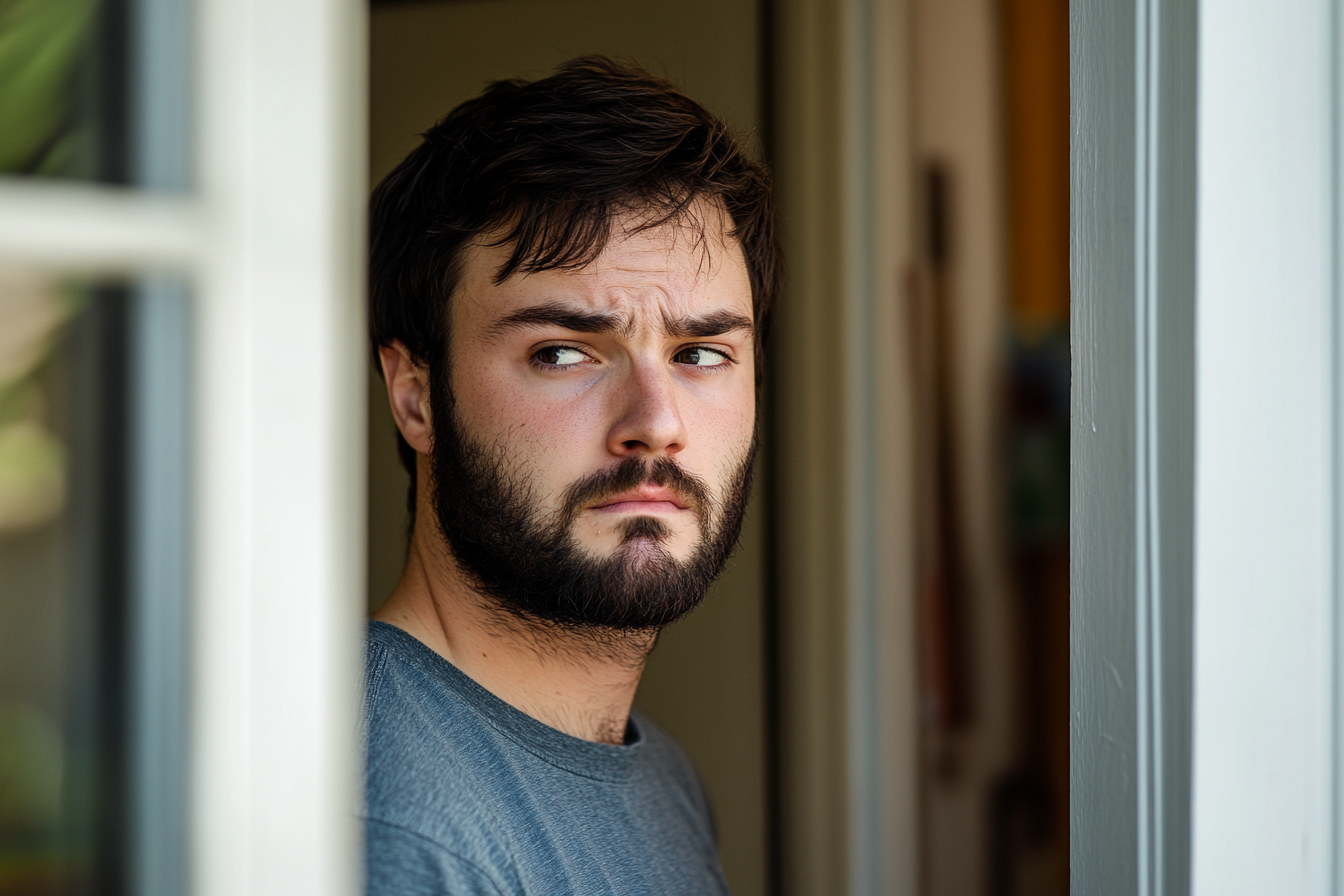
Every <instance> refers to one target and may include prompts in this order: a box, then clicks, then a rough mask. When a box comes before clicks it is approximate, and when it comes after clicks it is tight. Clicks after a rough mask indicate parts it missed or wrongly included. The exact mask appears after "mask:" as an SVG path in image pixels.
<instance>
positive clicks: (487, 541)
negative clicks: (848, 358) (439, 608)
mask: <svg viewBox="0 0 1344 896" xmlns="http://www.w3.org/2000/svg"><path fill="white" fill-rule="evenodd" d="M451 404H452V402H451V400H450V401H437V402H436V401H434V400H433V398H431V407H432V408H433V409H434V410H433V416H434V433H435V437H434V441H433V447H432V449H431V457H430V460H431V465H430V466H431V476H432V480H431V483H430V492H431V494H432V496H433V502H434V512H435V515H436V516H437V517H438V522H439V527H440V529H441V530H442V532H443V534H444V537H445V538H446V540H447V543H448V547H449V550H451V551H452V554H453V557H454V558H455V559H456V560H457V562H458V565H459V566H460V567H461V568H462V569H463V570H464V571H465V572H466V573H467V575H468V576H469V577H470V578H471V580H472V583H473V584H474V585H475V586H476V587H477V588H478V589H479V590H480V591H481V592H482V593H483V594H486V595H488V596H490V597H491V598H493V599H494V600H495V601H496V602H497V604H498V606H499V607H500V608H501V609H503V610H506V611H508V612H509V613H511V614H513V615H514V616H516V617H519V618H521V619H523V620H525V621H531V622H542V623H546V624H550V625H553V626H559V627H562V628H569V629H588V630H591V629H608V630H617V631H630V630H636V629H660V628H662V627H664V626H667V625H670V624H671V623H673V622H676V621H677V620H678V619H681V618H682V617H683V616H685V615H686V614H687V613H689V612H691V610H693V609H695V608H696V606H698V605H699V603H700V601H701V600H703V599H704V596H705V592H706V591H708V589H709V586H710V584H711V583H713V581H714V580H715V579H716V578H718V576H719V573H721V572H722V571H723V566H724V564H725V563H726V562H727V560H728V557H729V555H730V554H731V553H732V551H733V549H734V548H735V547H736V546H737V539H738V536H739V534H740V533H741V530H742V518H743V515H744V514H745V512H746V506H747V500H748V499H749V497H750V494H751V478H752V470H753V465H754V460H755V456H756V438H755V434H754V433H753V436H752V443H751V447H750V449H749V450H748V452H747V455H746V457H745V458H743V460H742V462H741V463H740V464H739V465H738V468H737V469H736V470H735V471H734V474H733V476H732V477H731V479H730V480H729V481H728V483H727V484H726V486H725V489H724V494H723V496H722V498H721V499H719V500H715V498H714V496H712V495H711V494H710V493H709V489H708V488H707V487H706V485H705V484H704V482H703V481H702V480H701V479H699V478H698V477H696V476H693V475H692V474H690V473H687V472H686V471H685V470H683V469H682V468H681V466H680V465H679V464H677V463H676V461H674V460H672V459H671V458H670V457H660V458H657V459H656V460H650V459H647V458H642V457H636V456H631V457H628V458H626V459H624V460H623V461H621V462H620V463H619V464H618V465H616V466H615V467H612V468H609V469H607V470H603V471H601V472H598V473H594V474H592V475H591V476H586V477H584V478H583V479H580V480H579V481H577V482H575V483H574V484H572V485H571V486H570V487H569V489H567V490H566V492H565V495H564V498H563V499H562V501H561V507H560V510H559V512H558V513H556V514H554V515H553V518H551V519H543V518H542V517H541V515H540V514H538V513H537V511H536V509H535V508H536V500H535V495H534V494H533V489H532V487H531V485H530V483H528V482H527V481H526V480H525V478H524V475H525V474H523V473H521V472H519V471H512V470H509V469H507V467H506V465H505V462H504V456H503V451H501V450H499V449H496V450H490V449H489V448H487V447H486V446H483V445H480V444H478V443H476V442H474V441H473V440H471V439H470V437H468V436H467V435H466V434H465V433H463V432H462V428H461V427H460V426H459V425H458V422H457V420H456V414H454V413H453V410H452V407H451ZM445 405H446V406H447V407H445ZM441 409H442V410H441ZM644 482H654V483H656V484H657V485H660V486H663V487H665V488H670V489H672V490H673V491H675V492H677V493H678V494H679V495H680V496H681V497H682V499H683V500H684V501H685V502H686V503H687V505H688V506H689V507H690V508H691V509H692V510H693V511H694V512H695V514H696V516H697V517H698V519H699V529H700V539H699V541H698V542H697V544H696V546H695V548H694V550H693V551H692V553H691V556H690V557H688V558H687V559H685V560H677V559H676V558H675V557H673V556H672V555H671V554H670V553H668V551H667V550H666V548H664V547H663V542H665V541H666V540H667V538H668V536H669V535H670V531H669V530H668V528H667V526H666V525H665V524H664V523H663V521H662V520H660V519H657V518H656V517H634V518H630V519H626V520H624V521H623V522H622V523H621V524H620V526H621V544H620V546H619V547H618V548H617V549H616V550H615V551H614V552H613V553H612V554H611V556H609V557H606V558H596V557H592V556H589V555H587V554H586V553H584V551H583V548H582V547H581V546H580V545H579V543H578V542H577V541H576V540H575V539H574V536H573V534H572V526H573V522H574V520H575V519H576V518H577V517H578V515H579V514H580V513H582V511H583V510H584V508H586V507H588V506H590V505H591V504H592V503H593V502H594V501H597V500H599V499H601V498H603V497H606V496H612V495H616V494H619V493H620V492H623V491H626V490H627V489H631V488H634V487H636V486H638V485H640V484H641V483H644Z"/></svg>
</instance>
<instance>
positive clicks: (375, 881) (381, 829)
mask: <svg viewBox="0 0 1344 896" xmlns="http://www.w3.org/2000/svg"><path fill="white" fill-rule="evenodd" d="M365 875H366V879H367V882H368V889H367V894H368V896H503V891H502V890H501V889H500V887H499V886H498V885H497V884H496V883H495V882H494V881H492V880H491V879H490V876H489V875H488V874H486V872H485V871H484V870H482V869H481V868H479V867H478V866H476V865H475V864H473V863H472V862H469V861H467V860H466V859H464V858H462V857H461V856H458V855H455V854H454V853H452V852H450V851H449V850H447V849H444V848H443V847H442V846H440V845H439V844H437V843H435V842H434V841H432V840H429V839H426V838H425V837H422V836H420V835H419V834H416V833H414V832H412V831H408V830H406V829H405V828H401V827H398V826H396V825H393V824H387V823H385V822H381V821H376V820H374V819H368V821H367V824H366V826H365Z"/></svg>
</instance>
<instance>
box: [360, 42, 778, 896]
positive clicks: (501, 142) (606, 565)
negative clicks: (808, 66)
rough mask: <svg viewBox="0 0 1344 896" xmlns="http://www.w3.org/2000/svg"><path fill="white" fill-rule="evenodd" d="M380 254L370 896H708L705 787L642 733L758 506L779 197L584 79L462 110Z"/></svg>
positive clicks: (624, 98)
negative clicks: (654, 654)
mask: <svg viewBox="0 0 1344 896" xmlns="http://www.w3.org/2000/svg"><path fill="white" fill-rule="evenodd" d="M371 228H372V233H371V239H372V250H371V263H370V282H371V295H370V310H371V319H370V329H371V337H372V342H373V347H374V350H375V353H376V356H377V360H378V363H379V364H380V367H381V371H382V374H383V377H384V379H385V380H386V383H387V391H388V398H389V400H390V402H391V405H392V411H393V416H394V417H395V418H396V422H397V428H398V430H399V432H400V442H399V445H400V448H401V454H402V459H403V461H404V462H405V463H406V466H407V469H408V470H409V471H410V473H411V480H412V485H411V496H410V501H411V512H412V518H413V528H412V535H411V545H410V550H409V554H408V558H407V562H406V570H405V572H404V574H403V576H402V579H401V582H400V584H399V585H398V586H397V588H396V590H395V591H394V592H393V594H392V595H391V597H390V598H389V599H388V600H387V603H386V604H385V605H384V606H383V607H382V608H381V609H380V610H379V611H378V613H377V614H375V617H374V621H373V622H372V623H370V627H369V648H368V672H367V694H366V717H365V721H366V726H367V743H368V755H367V769H368V771H367V774H368V784H367V797H366V815H367V858H368V880H369V891H370V892H371V893H377V894H398V896H405V894H418V893H452V894H476V893H490V894H514V893H534V894H571V893H572V894H586V896H592V894H660V896H671V894H683V893H684V894H714V893H724V892H726V886H725V884H724V881H723V875H722V871H721V870H720V867H719V863H718V858H717V853H716V847H715V838H714V831H713V824H712V821H711V819H710V814H709V807H708V805H707V802H706V799H705V795H704V793H703V790H702V788H701V786H700V783H699V779H698V778H697V776H696V774H695V772H694V770H693V769H692V767H691V766H690V764H689V763H688V762H687V760H686V758H685V757H684V756H683V755H682V753H681V752H680V750H679V749H678V748H677V746H676V745H675V743H674V742H673V741H672V740H671V739H670V738H669V737H668V735H667V734H666V733H664V732H663V731H661V730H660V729H659V728H658V727H657V726H656V725H655V724H654V723H653V722H651V721H650V720H649V719H648V718H646V717H644V716H642V715H640V714H639V713H637V712H632V710H631V704H632V702H633V700H634V696H635V690H636V687H637V686H638V684H639V678H640V674H641V671H642V670H643V667H644V662H645V659H646V658H647V656H648V654H649V651H650V650H651V649H652V648H653V645H654V643H655V641H656V640H657V636H658V632H659V631H660V630H661V629H662V627H664V626H666V625H668V624H670V623H672V622H674V621H676V620H677V619H679V618H681V617H682V616H683V615H685V614H686V613H688V612H690V610H692V609H693V608H694V607H695V606H696V604H697V603H699V601H700V599H701V598H702V597H703V596H704V594H705V591H706V589H707V588H708V587H709V584H710V583H711V582H712V581H713V579H714V578H715V577H716V576H717V575H718V574H719V572H720V571H721V570H722V568H723V564H724V562H725V560H726V559H727V557H728V555H729V553H730V552H731V550H732V548H733V547H734V545H735V544H736V541H737V537H738V532H739V529H740V526H741V522H742V514H743V510H744V508H745V505H746V502H747V498H748V494H749V491H750V483H751V470H752V458H753V455H754V452H755V444H756V428H755V421H756V406H755V393H756V384H757V365H758V360H759V348H760V340H761V337H762V335H763V333H764V330H765V324H766V320H767V317H768V311H769V308H770V304H771V301H772V299H773V297H774V294H775V292H776V289H777V279H778V275H777V248H776V243H775V237H774V230H773V222H772V204H771V197H770V188H769V181H768V177H767V175H766V173H765V172H764V170H763V169H761V168H760V166H758V165H757V164H756V163H754V162H753V161H751V160H750V158H749V157H748V156H747V155H746V154H745V152H744V149H743V145H742V143H741V141H740V140H739V139H738V138H737V137H735V136H733V135H732V133H731V132H730V131H729V130H728V129H727V128H726V127H725V126H724V125H723V124H722V123H721V122H720V121H718V120H717V119H715V118H714V117H713V116H712V115H710V114H709V113H708V112H707V111H705V109H703V108H702V107H701V106H699V105H698V104H697V103H695V102H693V101H692V100H690V99H688V98H686V97H685V96H684V95H682V94H681V93H679V92H677V91H676V89H675V88H673V87H672V86H671V85H670V84H668V83H667V82H666V81H663V80H661V79H658V78H655V77H653V76H651V75H649V74H648V73H647V72H644V71H641V70H638V69H635V68H632V67H627V66H623V65H617V64H615V63H613V62H611V61H609V60H605V59H600V58H586V59H579V60H575V61H573V62H571V63H569V64H567V65H565V66H563V67H561V68H560V69H559V70H558V72H557V73H556V74H554V75H553V76H551V77H549V78H545V79H543V80H540V81H536V82H533V83H522V82H517V81H509V82H500V83H496V84H493V85H491V86H490V87H489V88H487V89H486V91H485V92H484V93H483V94H482V95H481V96H480V97H477V98H476V99H473V100H471V101H469V102H467V103H464V104H462V105H461V106H459V107H458V108H457V109H455V110H454V111H453V112H452V113H450V114H449V115H448V117H447V118H445V119H444V120H443V121H442V122H440V123H439V124H438V125H436V126H435V127H434V128H432V129H431V130H430V131H429V132H427V133H426V134H425V139H424V142H423V144H422V145H421V146H420V147H418V148H417V149H416V150H415V151H414V152H412V153H411V154H410V155H409V156H408V157H407V158H406V159H405V161H403V162H402V163H401V165H400V166H398V167H397V169H396V170H394V171H393V172H392V173H391V174H390V175H388V177H387V178H386V179H385V180H384V181H383V182H382V183H381V184H380V185H379V186H378V188H377V190H376V191H375V192H374V196H373V204H372V214H371Z"/></svg>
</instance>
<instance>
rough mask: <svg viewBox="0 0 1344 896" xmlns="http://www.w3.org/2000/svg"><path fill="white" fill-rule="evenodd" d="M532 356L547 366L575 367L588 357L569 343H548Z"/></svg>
mask: <svg viewBox="0 0 1344 896" xmlns="http://www.w3.org/2000/svg"><path fill="white" fill-rule="evenodd" d="M532 357H534V358H536V359H537V361H539V362H541V363H542V364H545V365H546V366H547V367H573V366H574V365H575V364H582V363H583V362H584V361H586V360H587V359H588V356H587V355H585V354H584V353H583V352H581V351H579V350H578V349H576V348H571V347H569V346H568V345H548V346H546V347H545V348H543V349H539V350H538V351H537V353H536V354H534V355H533V356H532Z"/></svg>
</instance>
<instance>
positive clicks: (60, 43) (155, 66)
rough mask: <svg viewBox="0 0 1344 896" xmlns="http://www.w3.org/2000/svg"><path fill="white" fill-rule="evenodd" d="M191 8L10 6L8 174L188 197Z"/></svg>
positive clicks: (3, 138)
mask: <svg viewBox="0 0 1344 896" xmlns="http://www.w3.org/2000/svg"><path fill="white" fill-rule="evenodd" d="M187 12H188V10H187V6H186V0H0V174H13V175H28V176H35V177H46V178H58V179H79V180H97V181H104V182H108V183H120V184H139V185H145V186H152V187H158V188H168V189H182V188H183V187H185V185H186V180H187V177H186V161H187V154H186V135H187V133H188V131H189V125H188V122H187V111H188V108H189V106H188V97H189V81H190V79H189V77H188V70H187V61H188V60H187V47H189V46H190V30H189V27H188V16H187Z"/></svg>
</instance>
